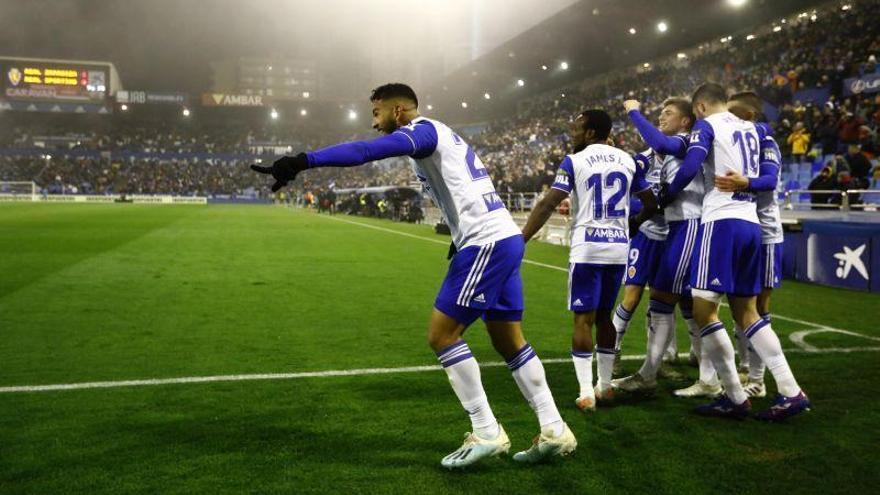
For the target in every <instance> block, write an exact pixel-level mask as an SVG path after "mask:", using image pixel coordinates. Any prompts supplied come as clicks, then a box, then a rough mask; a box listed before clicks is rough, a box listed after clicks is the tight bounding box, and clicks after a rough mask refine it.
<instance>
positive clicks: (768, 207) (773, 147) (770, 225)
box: [755, 124, 783, 244]
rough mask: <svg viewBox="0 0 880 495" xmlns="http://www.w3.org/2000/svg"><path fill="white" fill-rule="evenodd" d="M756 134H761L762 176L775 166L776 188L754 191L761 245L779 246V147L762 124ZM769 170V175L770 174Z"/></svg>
mask: <svg viewBox="0 0 880 495" xmlns="http://www.w3.org/2000/svg"><path fill="white" fill-rule="evenodd" d="M757 127H758V133H759V134H761V135H762V136H761V168H762V171H761V173H762V175H763V174H764V173H765V172H764V169H765V167H767V166H768V165H771V166H775V167H776V169H775V171H776V173H775V178H776V186H775V187H773V188H772V189H770V190H764V191H756V192H755V198H756V202H757V211H758V222H759V223H760V224H761V243H763V244H779V243H781V242H782V241H783V230H782V218H781V217H780V214H779V193H780V192H781V190H782V189H783V183H782V162H781V156H782V153H780V151H779V145H777V144H776V140H774V139H773V136H772V135H771V132H772V131H770V130H769V128H768V127H767V126H766V125H764V124H758V126H757ZM772 171H773V169H772V168H770V170H769V173H771V174H772Z"/></svg>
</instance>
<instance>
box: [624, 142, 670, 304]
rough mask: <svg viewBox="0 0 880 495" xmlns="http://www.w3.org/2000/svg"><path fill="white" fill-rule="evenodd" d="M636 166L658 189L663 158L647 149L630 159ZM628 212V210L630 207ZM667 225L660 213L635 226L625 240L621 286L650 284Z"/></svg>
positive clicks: (649, 182) (651, 184) (666, 234)
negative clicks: (626, 248)
mask: <svg viewBox="0 0 880 495" xmlns="http://www.w3.org/2000/svg"><path fill="white" fill-rule="evenodd" d="M633 160H635V162H636V167H639V168H640V169H641V170H643V171H644V174H645V182H647V183H648V186H649V187H651V188H652V189H654V190H659V188H660V179H661V177H662V166H663V157H662V156H661V155H658V154H656V153H654V152H653V150H651V149H648V150H646V151H643V152H641V153H637V154H635V155H634V156H633ZM630 209H632V207H631V208H630ZM668 234H669V226H668V225H667V224H666V219H665V218H664V217H663V214H662V213H657V214H654V215H652V216H651V218H649V219H648V220H645V222H644V223H642V225H640V226H639V231H638V232H636V234H635V235H634V236H633V237H632V239H630V240H629V259H628V260H627V267H626V278H625V279H624V284H625V285H636V286H639V287H644V286H646V285H648V284H649V283H651V281H652V279H653V278H654V273H655V272H656V270H657V266H658V264H659V260H660V256H662V255H663V250H664V244H665V243H666V238H667V236H668Z"/></svg>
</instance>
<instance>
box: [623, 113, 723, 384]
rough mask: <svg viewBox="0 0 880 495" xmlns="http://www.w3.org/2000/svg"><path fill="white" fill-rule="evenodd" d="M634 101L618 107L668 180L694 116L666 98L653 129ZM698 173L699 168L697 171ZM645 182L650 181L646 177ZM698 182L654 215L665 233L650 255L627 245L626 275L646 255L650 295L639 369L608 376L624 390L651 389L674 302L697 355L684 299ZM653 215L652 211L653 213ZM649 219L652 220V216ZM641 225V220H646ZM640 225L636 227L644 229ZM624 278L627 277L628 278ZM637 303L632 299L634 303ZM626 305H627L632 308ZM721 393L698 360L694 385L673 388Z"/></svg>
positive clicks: (671, 332) (671, 333)
mask: <svg viewBox="0 0 880 495" xmlns="http://www.w3.org/2000/svg"><path fill="white" fill-rule="evenodd" d="M640 106H641V105H640V104H639V102H638V101H635V100H627V101H625V102H624V108H625V109H626V111H627V114H628V115H629V118H630V120H631V121H632V122H633V124H634V125H635V127H636V129H637V130H638V131H639V134H641V135H642V138H643V139H644V140H645V142H646V143H648V145H649V146H650V147H651V150H650V152H649V153H650V155H651V159H652V160H653V162H654V167H655V168H656V169H657V171H658V174H659V177H658V180H657V182H658V183H659V184H667V185H668V184H670V183H671V182H672V181H673V180H674V178H675V177H676V174H677V173H678V171H679V168H680V167H681V164H682V160H683V159H684V156H685V153H686V152H687V139H686V136H687V134H686V133H687V132H688V131H690V128H691V126H693V124H694V121H695V120H696V119H695V117H694V114H693V110H692V108H691V103H690V101H688V100H686V99H683V98H670V99H667V100H666V101H665V102H664V103H663V109H662V110H661V113H660V119H659V124H660V126H659V128H657V127H654V126H653V125H652V124H651V123H650V122H649V121H648V120H647V119H646V118H645V117H644V116H643V115H642V114H641V112H640V111H639V110H640ZM698 173H699V172H698ZM649 182H650V180H649ZM703 194H704V187H703V181H702V180H701V179H697V180H692V181H691V182H690V183H688V184H687V186H686V187H685V188H684V190H683V191H682V192H681V193H680V194H678V195H677V196H676V197H675V198H674V200H672V201H671V202H670V203H669V204H668V205H666V207H665V208H664V209H663V210H662V212H661V214H660V215H658V216H659V217H660V219H661V220H662V221H664V223H665V224H666V226H667V230H668V235H667V239H666V242H665V243H663V247H662V248H661V249H659V250H658V252H657V254H656V255H653V256H650V255H649V256H648V257H645V250H644V249H642V250H641V252H639V251H638V249H639V246H640V245H639V244H638V242H637V241H638V237H637V238H636V239H633V243H632V244H631V245H630V266H629V268H628V270H630V272H631V273H628V274H627V275H628V276H631V275H632V274H633V273H632V272H635V275H637V274H638V266H639V265H638V264H637V263H639V259H640V258H647V260H646V261H644V262H643V263H644V264H643V265H642V268H641V269H642V270H644V271H647V270H649V269H651V268H649V267H652V266H653V267H654V268H653V273H652V278H651V280H650V281H649V283H650V285H651V293H650V294H651V296H650V297H651V300H650V312H649V320H650V331H649V332H648V343H647V353H646V357H645V362H644V364H643V365H642V367H641V368H640V369H639V371H638V372H637V373H636V374H634V375H631V376H628V377H625V378H621V379H619V380H615V381H614V386H615V387H617V388H619V389H621V390H625V391H628V392H636V391H647V390H653V389H654V388H655V387H656V386H657V381H656V377H657V372H658V370H659V368H660V364H661V358H662V356H663V354H664V350H666V349H668V342H669V340H674V339H675V314H674V309H675V305H676V304H679V305H680V306H681V311H682V315H683V316H684V318H685V322H686V324H687V326H688V330H689V334H690V336H691V345H692V348H693V350H694V352H695V353H696V354H697V356H698V357H699V355H700V354H701V353H700V339H699V328H698V326H697V324H696V322H695V321H694V319H693V314H692V312H691V308H692V301H691V298H690V284H689V283H688V278H689V277H688V276H689V275H690V264H691V256H692V253H693V249H694V242H695V240H696V234H697V230H698V227H699V223H700V216H701V214H702V203H703ZM654 218H656V216H655V217H654ZM654 218H652V220H654ZM646 224H647V222H646ZM644 227H645V224H643V226H642V229H644ZM628 280H629V279H628ZM625 303H626V299H624V302H623V303H622V304H621V306H619V307H618V309H617V311H616V314H615V318H614V322H615V326H616V327H617V328H618V332H620V328H621V325H623V324H624V317H625V316H628V314H631V310H630V311H627V308H625V307H623V304H625ZM635 304H638V301H636V302H635ZM634 307H635V306H632V307H631V308H634ZM720 392H721V385H720V383H718V380H717V378H716V377H715V370H714V368H712V366H711V364H710V362H709V360H707V359H704V360H701V366H700V379H699V380H697V382H696V384H694V385H693V386H691V387H688V388H686V389H683V390H679V391H676V394H677V395H679V396H689V397H695V396H715V395H718V394H719V393H720Z"/></svg>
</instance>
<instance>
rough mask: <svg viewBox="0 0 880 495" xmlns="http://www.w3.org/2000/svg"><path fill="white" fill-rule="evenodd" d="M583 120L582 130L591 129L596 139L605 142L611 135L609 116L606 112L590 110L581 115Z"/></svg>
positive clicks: (596, 109)
mask: <svg viewBox="0 0 880 495" xmlns="http://www.w3.org/2000/svg"><path fill="white" fill-rule="evenodd" d="M581 116H582V117H583V118H584V130H585V131H586V130H588V129H592V130H593V131H595V132H596V139H598V140H599V141H605V140H606V139H608V136H609V135H610V134H611V116H610V115H608V112H606V111H605V110H602V109H599V108H591V109H589V110H584V111H583V112H582V113H581Z"/></svg>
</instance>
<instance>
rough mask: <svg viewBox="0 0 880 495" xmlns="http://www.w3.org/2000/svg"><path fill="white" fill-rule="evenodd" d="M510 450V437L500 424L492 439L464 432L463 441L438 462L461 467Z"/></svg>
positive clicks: (444, 465)
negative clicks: (496, 434)
mask: <svg viewBox="0 0 880 495" xmlns="http://www.w3.org/2000/svg"><path fill="white" fill-rule="evenodd" d="M509 450H510V439H509V438H507V432H505V431H504V428H503V427H502V426H501V425H498V436H496V437H495V438H494V439H492V440H486V439H484V438H480V437H478V436H477V435H476V434H475V433H465V434H464V443H463V444H461V447H459V448H458V449H457V450H456V451H455V452H453V453H451V454H449V455H448V456H446V457H444V458H443V460H442V461H440V464H441V465H442V466H443V467H445V468H447V469H455V468H461V467H465V466H470V465H471V464H473V463H475V462H477V461H479V460H481V459H485V458H487V457H494V456H496V455H499V454H506V453H507V452H508V451H509Z"/></svg>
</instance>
